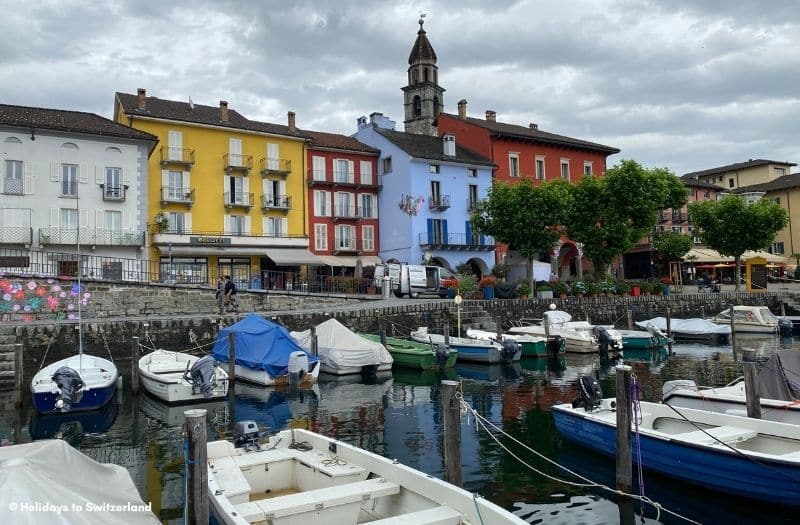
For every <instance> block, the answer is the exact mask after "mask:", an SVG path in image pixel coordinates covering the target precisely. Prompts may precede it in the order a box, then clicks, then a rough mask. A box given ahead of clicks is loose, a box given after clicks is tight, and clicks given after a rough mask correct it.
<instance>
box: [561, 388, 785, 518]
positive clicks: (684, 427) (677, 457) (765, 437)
mask: <svg viewBox="0 0 800 525" xmlns="http://www.w3.org/2000/svg"><path fill="white" fill-rule="evenodd" d="M613 402H614V400H613V399H603V400H600V402H599V406H597V407H596V408H593V409H592V410H587V408H585V407H586V406H587V403H585V402H584V403H581V402H576V403H575V404H576V405H579V406H577V407H573V404H564V405H555V406H553V408H552V410H553V417H554V419H555V424H556V428H557V429H558V431H559V432H560V433H561V435H562V436H564V437H565V438H566V439H569V440H571V441H574V442H575V443H577V444H579V445H582V446H585V447H588V448H591V449H593V450H595V451H597V452H600V453H602V454H606V455H608V456H615V455H616V417H617V414H616V410H614V409H613V408H612V407H613V405H612V403H613ZM588 406H591V405H590V404H588ZM640 406H641V421H640V423H639V433H640V441H641V455H642V465H643V466H644V467H645V468H647V469H651V470H654V471H657V472H659V473H661V474H664V475H666V476H670V477H673V478H677V479H680V480H683V481H687V482H690V483H694V484H697V485H701V486H703V487H705V488H709V489H713V490H717V491H721V492H726V493H729V494H734V495H737V496H742V497H747V498H750V499H755V500H760V501H766V502H770V503H775V504H779V505H788V506H800V426H798V425H789V424H785V423H778V422H774V421H765V420H761V419H751V418H746V417H739V416H732V415H728V414H720V413H714V412H708V411H704V410H692V409H678V410H679V413H680V415H679V414H678V413H676V411H675V410H673V409H672V408H671V407H669V406H668V405H664V404H660V403H648V402H641V403H640ZM634 446H635V443H634ZM633 460H634V462H635V461H636V455H635V454H634V458H633Z"/></svg>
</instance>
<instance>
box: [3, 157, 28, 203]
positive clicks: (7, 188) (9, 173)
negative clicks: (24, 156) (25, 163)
mask: <svg viewBox="0 0 800 525" xmlns="http://www.w3.org/2000/svg"><path fill="white" fill-rule="evenodd" d="M24 189H25V183H24V179H23V178H22V161H21V160H7V161H6V174H5V177H3V193H7V194H9V195H22V194H23V190H24Z"/></svg>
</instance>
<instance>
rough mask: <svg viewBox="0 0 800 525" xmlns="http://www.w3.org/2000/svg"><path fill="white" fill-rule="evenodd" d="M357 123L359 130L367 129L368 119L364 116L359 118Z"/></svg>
mask: <svg viewBox="0 0 800 525" xmlns="http://www.w3.org/2000/svg"><path fill="white" fill-rule="evenodd" d="M356 122H357V123H358V129H361V128H366V127H367V117H365V116H364V115H361V116H360V117H358V120H357V121H356Z"/></svg>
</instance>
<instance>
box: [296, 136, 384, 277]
mask: <svg viewBox="0 0 800 525" xmlns="http://www.w3.org/2000/svg"><path fill="white" fill-rule="evenodd" d="M306 133H308V134H309V135H311V137H312V140H311V142H310V143H309V145H308V159H307V162H308V174H307V177H306V180H307V183H308V203H309V205H308V208H307V209H308V234H309V249H310V250H311V252H312V253H314V254H316V255H318V256H320V257H322V259H323V260H324V262H325V263H326V264H327V265H329V266H332V267H334V268H339V271H338V272H336V273H350V272H351V271H352V270H348V268H349V269H352V268H354V267H355V266H356V262H357V261H358V260H359V259H360V260H361V263H362V264H363V265H369V264H377V263H378V262H380V259H378V257H377V255H378V249H379V246H378V239H379V238H380V236H379V232H378V222H379V221H378V192H379V191H380V189H381V187H380V185H379V184H378V172H377V159H378V155H379V154H380V151H379V150H377V149H375V148H372V147H370V146H367V145H366V144H362V143H361V142H359V141H358V140H356V139H354V138H351V137H347V136H345V135H337V134H335V133H322V132H318V131H307V132H306Z"/></svg>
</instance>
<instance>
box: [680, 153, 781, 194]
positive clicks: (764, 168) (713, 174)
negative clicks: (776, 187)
mask: <svg viewBox="0 0 800 525" xmlns="http://www.w3.org/2000/svg"><path fill="white" fill-rule="evenodd" d="M793 166H797V164H794V163H791V162H781V161H777V160H766V159H750V160H748V161H747V162H738V163H736V164H728V165H727V166H720V167H718V168H711V169H707V170H702V171H694V172H692V173H687V174H686V175H684V176H683V178H684V179H686V178H692V179H696V180H699V181H701V182H706V183H708V184H713V185H714V186H719V187H721V188H724V189H726V190H735V189H737V188H741V187H743V186H752V185H754V184H763V183H768V182H771V181H774V180H775V179H778V178H780V177H783V176H784V175H788V174H789V171H790V170H791V168H792V167H793Z"/></svg>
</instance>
